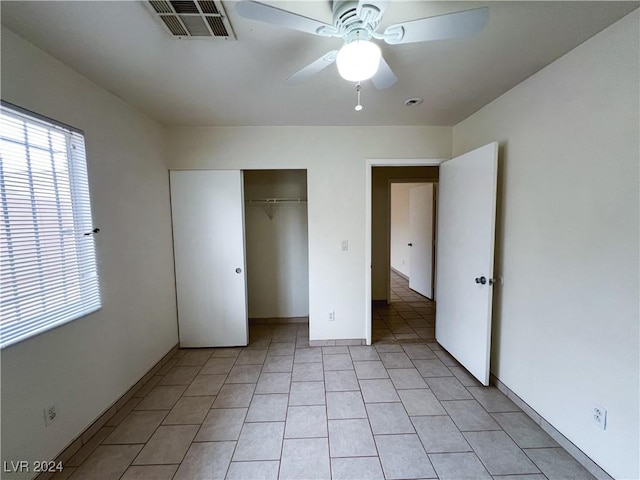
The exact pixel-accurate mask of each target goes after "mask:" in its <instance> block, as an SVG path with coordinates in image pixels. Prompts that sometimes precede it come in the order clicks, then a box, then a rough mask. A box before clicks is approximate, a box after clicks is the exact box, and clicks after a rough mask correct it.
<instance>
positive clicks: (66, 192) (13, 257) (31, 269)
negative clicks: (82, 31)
mask: <svg viewBox="0 0 640 480" xmlns="http://www.w3.org/2000/svg"><path fill="white" fill-rule="evenodd" d="M93 233H94V232H93V224H92V221H91V205H90V202H89V186H88V181H87V163H86V159H85V149H84V136H83V134H82V132H79V131H77V130H74V129H72V128H70V127H65V126H62V125H60V124H57V123H53V122H52V121H51V120H47V119H43V118H41V117H38V116H36V115H34V114H31V113H29V112H25V111H23V110H21V109H18V108H17V107H14V106H12V105H9V104H6V103H4V102H3V103H2V106H1V107H0V259H1V260H0V348H4V347H7V346H9V345H12V344H14V343H17V342H19V341H21V340H24V339H26V338H29V337H32V336H34V335H37V334H39V333H42V332H44V331H46V330H50V329H51V328H54V327H56V326H58V325H61V324H63V323H67V322H70V321H71V320H75V319H77V318H79V317H81V316H83V315H86V314H88V313H91V312H94V311H96V310H98V309H99V308H100V307H101V301H100V291H99V286H98V275H97V268H96V255H95V245H94V238H93Z"/></svg>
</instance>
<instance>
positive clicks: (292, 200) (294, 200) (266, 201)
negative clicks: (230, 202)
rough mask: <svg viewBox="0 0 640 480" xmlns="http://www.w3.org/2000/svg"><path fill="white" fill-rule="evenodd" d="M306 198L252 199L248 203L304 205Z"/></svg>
mask: <svg viewBox="0 0 640 480" xmlns="http://www.w3.org/2000/svg"><path fill="white" fill-rule="evenodd" d="M306 201H307V199H306V198H252V199H250V200H247V203H257V204H270V205H271V204H275V203H304V202H306Z"/></svg>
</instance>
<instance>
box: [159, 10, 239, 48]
mask: <svg viewBox="0 0 640 480" xmlns="http://www.w3.org/2000/svg"><path fill="white" fill-rule="evenodd" d="M148 5H149V6H151V8H152V10H153V12H154V13H155V15H156V17H159V18H160V20H161V21H162V24H163V25H164V26H165V27H166V28H167V30H168V31H169V32H170V33H171V34H172V35H174V36H176V37H198V38H207V37H208V38H223V39H225V40H235V39H236V37H235V35H234V33H233V29H232V28H231V24H230V23H229V20H228V19H227V16H226V15H225V13H224V9H223V7H222V3H221V2H220V0H198V1H192V0H171V1H166V0H149V1H148Z"/></svg>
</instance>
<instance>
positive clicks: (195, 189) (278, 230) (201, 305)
mask: <svg viewBox="0 0 640 480" xmlns="http://www.w3.org/2000/svg"><path fill="white" fill-rule="evenodd" d="M170 181H171V211H172V224H173V238H174V257H175V271H176V291H177V304H178V324H179V336H180V345H181V346H182V347H223V346H239V345H247V343H248V342H249V329H248V318H249V317H251V318H256V319H279V320H278V321H291V320H293V321H308V313H309V281H308V278H309V273H308V240H307V239H308V235H307V186H306V185H307V182H306V170H268V171H267V170H251V171H241V170H176V171H171V172H170ZM283 319H286V320H283Z"/></svg>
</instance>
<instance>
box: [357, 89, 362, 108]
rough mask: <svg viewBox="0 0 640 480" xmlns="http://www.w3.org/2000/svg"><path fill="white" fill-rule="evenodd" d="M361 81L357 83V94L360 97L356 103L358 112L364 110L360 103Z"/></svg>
mask: <svg viewBox="0 0 640 480" xmlns="http://www.w3.org/2000/svg"><path fill="white" fill-rule="evenodd" d="M360 89H361V87H360V82H358V83H356V95H357V97H358V101H357V104H356V112H359V111H360V110H362V105H360Z"/></svg>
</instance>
